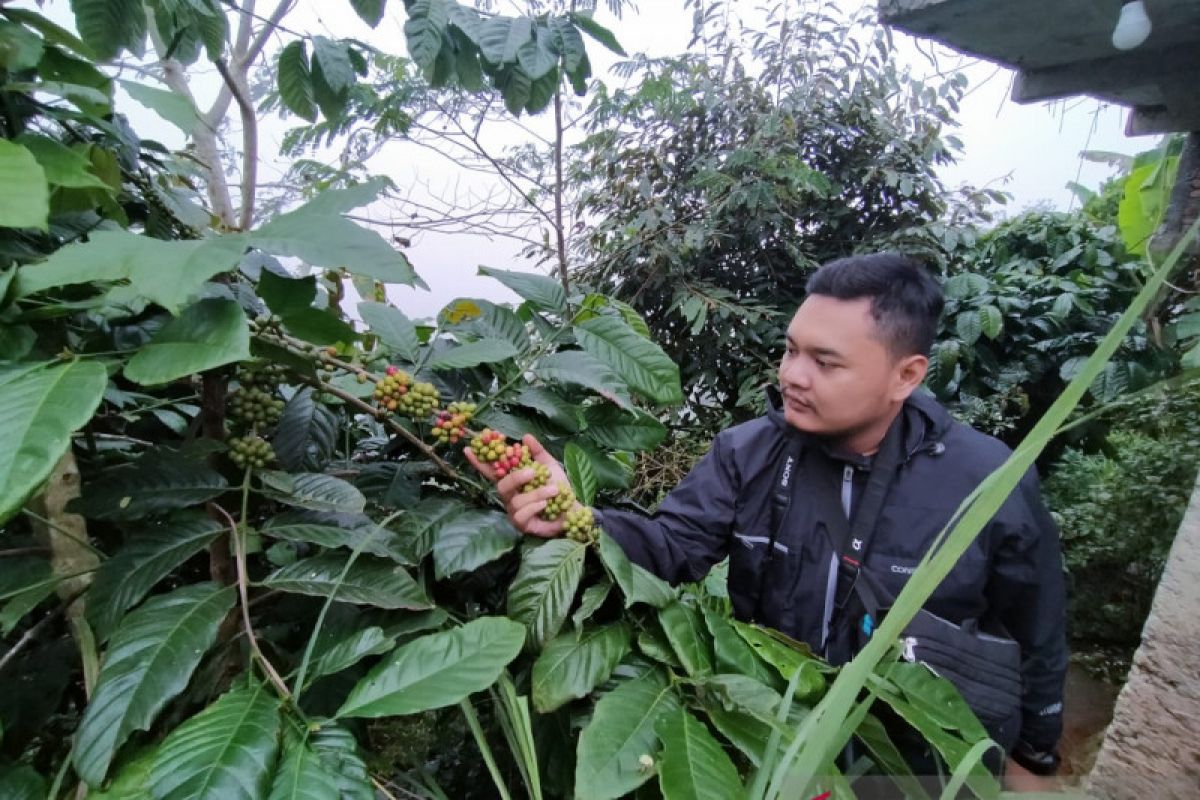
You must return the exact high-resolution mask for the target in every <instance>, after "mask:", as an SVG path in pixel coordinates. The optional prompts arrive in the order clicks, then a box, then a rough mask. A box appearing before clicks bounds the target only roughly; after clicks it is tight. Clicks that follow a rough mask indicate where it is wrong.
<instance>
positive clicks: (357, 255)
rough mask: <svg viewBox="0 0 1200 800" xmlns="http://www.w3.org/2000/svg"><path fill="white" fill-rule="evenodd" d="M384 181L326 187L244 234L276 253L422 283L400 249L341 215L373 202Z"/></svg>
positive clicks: (392, 280) (381, 278)
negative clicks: (311, 198)
mask: <svg viewBox="0 0 1200 800" xmlns="http://www.w3.org/2000/svg"><path fill="white" fill-rule="evenodd" d="M384 186H385V184H383V183H379V182H370V183H366V184H362V185H361V186H356V187H351V188H349V189H332V190H326V191H324V192H322V193H321V194H319V195H317V197H316V198H314V199H313V200H310V201H309V202H308V203H306V204H305V205H303V206H301V207H300V208H297V209H296V210H295V211H289V212H287V213H285V214H280V215H279V216H277V217H275V219H273V220H271V221H270V222H268V223H267V224H266V225H263V226H262V227H261V228H259V229H258V230H256V231H253V232H251V233H250V234H248V240H249V243H250V244H251V245H253V246H255V247H259V248H261V249H262V250H265V251H266V252H268V253H272V254H274V255H277V256H293V257H295V258H299V259H300V260H302V261H304V262H305V263H308V264H312V265H313V266H317V267H328V268H330V269H338V268H342V269H346V270H348V271H350V272H352V273H354V274H356V275H362V276H364V277H367V278H372V279H374V280H377V281H382V282H384V283H403V284H405V285H407V286H424V282H423V281H421V279H420V278H418V277H417V274H416V273H415V272H413V268H412V265H411V264H409V263H408V259H407V258H405V257H404V255H403V254H402V253H400V252H399V251H397V250H395V249H393V248H392V246H391V245H390V244H388V243H387V240H385V239H384V238H383V237H382V236H380V235H379V234H378V233H376V232H375V231H373V230H370V229H368V228H364V227H362V226H360V225H357V224H355V223H354V222H352V221H350V220H348V219H346V218H345V217H343V216H341V214H344V213H346V212H348V211H350V210H352V209H354V208H358V207H360V206H364V205H366V204H367V203H370V202H371V201H373V200H374V199H375V198H376V197H378V195H379V194H380V192H382V191H383V189H384Z"/></svg>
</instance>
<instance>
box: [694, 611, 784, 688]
mask: <svg viewBox="0 0 1200 800" xmlns="http://www.w3.org/2000/svg"><path fill="white" fill-rule="evenodd" d="M703 613H704V624H705V625H706V626H707V627H708V632H709V633H710V634H711V635H712V640H713V655H714V656H716V661H715V666H716V670H717V671H718V672H733V673H740V674H742V675H748V676H750V677H752V678H754V679H755V680H758V681H759V682H761V683H764V684H766V685H767V686H775V685H776V684H777V683H778V682H779V676H778V674H777V673H775V672H773V671H772V670H771V668H770V667H768V666H767V665H766V664H765V663H764V662H763V660H762V659H760V658H759V657H758V656H757V655H755V653H754V649H753V648H752V647H750V645H749V644H748V643H747V642H746V640H745V639H743V638H742V637H740V636H738V634H737V631H736V630H734V628H733V625H731V624H730V621H729V619H728V617H726V616H724V615H722V614H719V613H717V612H715V611H712V610H710V609H707V608H705V609H704V610H703Z"/></svg>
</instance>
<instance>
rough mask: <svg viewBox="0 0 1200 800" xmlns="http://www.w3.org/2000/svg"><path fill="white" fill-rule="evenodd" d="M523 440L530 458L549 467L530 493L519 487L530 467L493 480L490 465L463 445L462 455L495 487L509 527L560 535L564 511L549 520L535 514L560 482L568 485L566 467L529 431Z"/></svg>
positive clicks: (545, 535)
mask: <svg viewBox="0 0 1200 800" xmlns="http://www.w3.org/2000/svg"><path fill="white" fill-rule="evenodd" d="M523 443H524V444H525V446H526V447H528V448H529V454H530V455H531V456H532V457H533V460H534V461H536V462H537V463H539V464H544V465H545V466H546V467H547V468H548V469H549V470H550V482H549V483H547V484H546V485H545V486H543V487H541V488H539V489H534V490H533V491H532V492H522V491H521V487H522V486H524V485H525V484H527V483H529V482H530V481H531V480H533V470H532V469H531V468H529V467H526V468H525V469H519V470H517V471H516V472H510V473H509V474H507V475H505V476H504V477H503V478H500V479H499V480H498V481H497V478H496V470H495V469H494V468H493V467H492V465H491V464H485V463H483V462H481V461H480V460H479V458H478V457H477V456H476V455H475V451H474V450H472V449H471V448H469V447H465V448H463V454H464V455H465V456H466V457H467V461H470V462H471V466H473V467H475V469H476V470H477V471H478V472H479V474H480V475H482V476H483V477H485V478H487V479H488V480H489V481H491V482H492V483H495V484H496V490H497V491H498V492H499V493H500V500H501V501H502V502H503V503H504V508H505V510H506V511H508V518H509V520H511V521H512V524H513V527H515V528H516V529H517V530H519V531H521V533H526V534H529V535H531V536H540V537H542V538H544V539H552V538H554V537H556V536H562V532H563V517H564V516H566V515H565V514H563V515H560V516H559V517H558V519H556V520H554V521H553V522H551V521H548V520H544V519H542V518H541V517H540V516H538V515H539V514H540V513H541V512H542V509H544V508H545V507H546V501H548V500H549V499H550V498H551V497H554V496H555V495H557V494H558V484H559V483H560V482H561V483H562V484H563V485H565V486H570V485H571V484H570V481H569V480H568V479H567V473H566V470H564V469H563V468H562V464H559V463H558V461H557V460H555V458H554V456H552V455H550V454H549V453H547V452H546V448H544V447H542V444H541V442H539V441H538V440H537V439H535V438H534V437H533V435H532V434H528V433H527V434H525V438H524V440H523ZM575 506H576V507H578V506H579V503H576V504H575Z"/></svg>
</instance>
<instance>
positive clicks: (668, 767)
mask: <svg viewBox="0 0 1200 800" xmlns="http://www.w3.org/2000/svg"><path fill="white" fill-rule="evenodd" d="M655 730H656V731H657V733H658V737H659V739H661V740H662V743H663V750H662V763H661V764H660V765H659V773H658V783H659V786H660V787H661V788H662V793H663V797H664V798H666V800H707V798H711V799H712V800H726V799H727V798H730V797H742V796H743V795H744V794H745V789H744V787H743V786H742V782H741V780H740V779H739V778H738V771H737V767H735V766H734V765H733V762H732V761H730V760H729V756H728V755H727V754H726V753H725V751H724V750H723V749H722V748H721V745H720V743H718V742H717V740H716V739H714V738H713V736H712V734H711V733H709V732H708V728H706V727H705V726H704V723H703V722H701V721H700V720H698V719H696V718H695V717H693V716H692V715H691V714H689V713H688V712H687V711H685V710H682V709H681V710H679V711H676V712H674V713H671V714H667V715H665V716H663V717H662V718H661V719H660V720H659V722H658V725H657V726H655Z"/></svg>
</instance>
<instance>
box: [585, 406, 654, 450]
mask: <svg viewBox="0 0 1200 800" xmlns="http://www.w3.org/2000/svg"><path fill="white" fill-rule="evenodd" d="M584 420H585V421H586V422H587V428H586V431H585V432H586V433H587V435H588V437H589V438H590V439H591V440H592V441H593V442H595V443H596V444H598V445H600V446H601V447H607V448H609V449H610V450H634V451H637V450H653V449H654V448H655V447H658V446H659V445H660V444H661V443H662V441H663V439H665V438H667V428H666V426H665V425H663V424H662V423H661V422H659V421H658V420H657V419H655V418H654V417H652V416H651V415H649V414H647V413H645V412H644V411H639V410H636V409H635V410H634V411H632V412H629V411H622V410H621V409H619V408H616V407H614V406H611V405H595V406H590V407H589V408H588V409H587V410H586V411H584Z"/></svg>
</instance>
